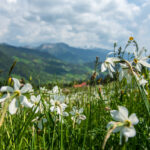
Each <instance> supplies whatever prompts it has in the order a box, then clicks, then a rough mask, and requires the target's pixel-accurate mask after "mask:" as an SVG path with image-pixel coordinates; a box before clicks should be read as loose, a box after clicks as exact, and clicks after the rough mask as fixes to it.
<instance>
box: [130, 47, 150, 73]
mask: <svg viewBox="0 0 150 150" xmlns="http://www.w3.org/2000/svg"><path fill="white" fill-rule="evenodd" d="M144 51H145V49H141V50H140V51H139V52H137V51H135V52H134V57H135V58H134V59H133V61H132V64H135V68H136V69H137V70H138V71H139V72H141V69H142V66H145V67H148V68H150V64H149V63H147V62H146V60H147V59H148V58H149V57H143V56H142V53H143V52H144Z"/></svg>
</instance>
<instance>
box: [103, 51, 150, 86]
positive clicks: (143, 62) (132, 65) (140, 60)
mask: <svg viewBox="0 0 150 150" xmlns="http://www.w3.org/2000/svg"><path fill="white" fill-rule="evenodd" d="M144 51H145V50H144V49H141V50H140V51H139V52H138V51H137V50H136V51H135V52H134V53H133V54H134V57H133V59H131V60H130V61H128V60H126V59H123V58H119V57H107V58H106V60H105V61H104V63H102V65H101V72H104V71H106V70H108V72H109V75H110V76H111V77H112V78H113V73H114V72H115V65H116V64H117V65H119V67H120V68H119V80H120V81H121V80H122V79H123V78H126V80H127V83H131V81H132V78H133V77H135V78H136V80H137V81H139V84H140V85H142V86H144V85H145V84H146V83H147V81H146V80H145V79H144V77H143V76H142V75H140V73H141V71H142V67H148V68H150V64H149V63H147V59H148V58H149V57H148V56H147V57H143V56H142V53H143V52H144ZM111 53H112V52H111Z"/></svg>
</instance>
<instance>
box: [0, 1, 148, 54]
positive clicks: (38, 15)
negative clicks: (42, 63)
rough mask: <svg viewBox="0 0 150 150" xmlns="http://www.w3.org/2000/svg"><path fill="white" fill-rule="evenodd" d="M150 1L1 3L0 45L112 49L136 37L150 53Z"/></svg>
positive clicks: (140, 44)
mask: <svg viewBox="0 0 150 150" xmlns="http://www.w3.org/2000/svg"><path fill="white" fill-rule="evenodd" d="M149 10H150V1H149V0H1V3H0V20H1V23H0V42H1V43H2V42H5V43H9V44H13V45H37V44H41V43H48V42H50V43H55V42H65V43H67V44H69V45H71V46H76V47H102V48H108V49H112V48H113V43H114V42H117V43H118V45H124V44H125V43H126V42H127V40H128V37H129V36H131V35H132V36H134V37H135V39H136V41H137V42H138V43H139V46H140V47H141V48H142V47H143V46H144V47H146V48H147V49H149V51H150V30H149V27H150V11H149Z"/></svg>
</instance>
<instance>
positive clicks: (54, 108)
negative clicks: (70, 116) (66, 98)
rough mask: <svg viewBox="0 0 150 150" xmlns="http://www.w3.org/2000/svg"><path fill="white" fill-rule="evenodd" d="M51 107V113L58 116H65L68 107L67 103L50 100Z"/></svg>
mask: <svg viewBox="0 0 150 150" xmlns="http://www.w3.org/2000/svg"><path fill="white" fill-rule="evenodd" d="M50 103H51V107H50V110H51V112H56V113H57V114H58V115H65V114H66V112H65V113H64V110H65V109H66V107H67V105H66V104H65V103H62V102H61V101H58V100H53V99H51V100H50Z"/></svg>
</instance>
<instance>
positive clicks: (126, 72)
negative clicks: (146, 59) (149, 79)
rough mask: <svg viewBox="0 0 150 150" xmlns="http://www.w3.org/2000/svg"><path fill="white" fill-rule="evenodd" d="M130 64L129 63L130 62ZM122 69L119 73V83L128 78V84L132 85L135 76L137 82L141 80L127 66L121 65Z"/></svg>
mask: <svg viewBox="0 0 150 150" xmlns="http://www.w3.org/2000/svg"><path fill="white" fill-rule="evenodd" d="M128 63H129V62H128ZM120 66H121V68H120V71H119V81H121V80H122V79H123V78H126V80H127V83H128V84H129V83H131V81H132V77H133V76H134V77H135V78H136V79H137V80H139V77H138V75H137V73H136V72H134V71H133V70H131V68H129V67H128V66H127V65H126V64H120Z"/></svg>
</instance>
